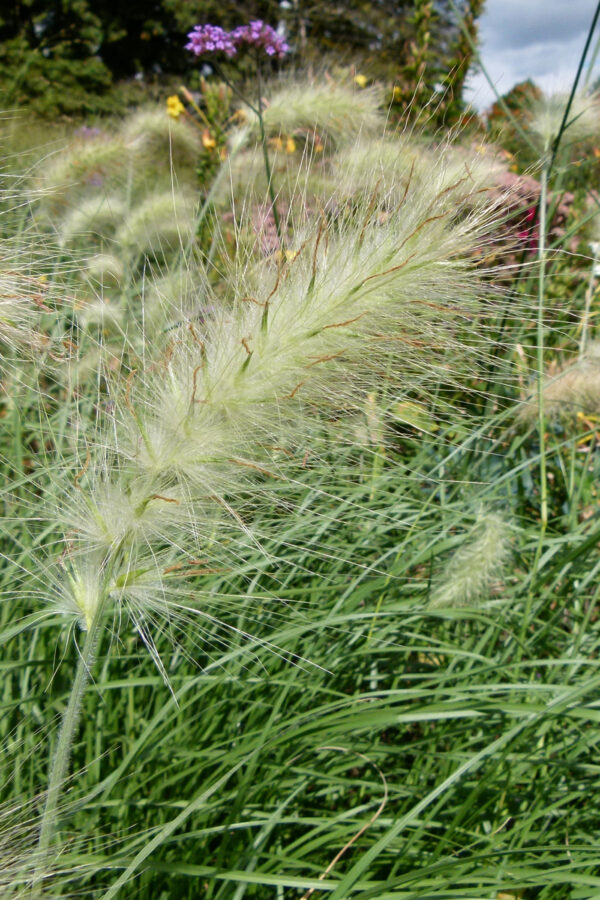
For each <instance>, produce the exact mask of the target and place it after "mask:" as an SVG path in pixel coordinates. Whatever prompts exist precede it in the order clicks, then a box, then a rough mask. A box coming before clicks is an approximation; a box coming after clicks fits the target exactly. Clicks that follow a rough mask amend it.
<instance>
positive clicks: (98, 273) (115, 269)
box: [82, 253, 125, 287]
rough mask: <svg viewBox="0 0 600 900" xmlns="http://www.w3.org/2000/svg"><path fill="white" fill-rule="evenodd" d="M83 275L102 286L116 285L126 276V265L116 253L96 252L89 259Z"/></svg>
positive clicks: (87, 279)
mask: <svg viewBox="0 0 600 900" xmlns="http://www.w3.org/2000/svg"><path fill="white" fill-rule="evenodd" d="M82 275H83V277H84V279H85V280H86V281H90V282H92V283H96V284H99V285H100V286H101V287H116V286H117V285H119V284H121V282H122V281H123V278H124V277H125V267H124V265H123V262H122V261H121V260H120V259H119V257H118V256H115V255H114V253H96V255H95V256H92V257H91V258H90V259H89V260H88V261H87V265H86V267H85V270H84V272H83V273H82Z"/></svg>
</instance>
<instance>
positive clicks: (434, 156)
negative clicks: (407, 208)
mask: <svg viewBox="0 0 600 900" xmlns="http://www.w3.org/2000/svg"><path fill="white" fill-rule="evenodd" d="M331 167H332V175H333V177H332V184H333V185H334V187H333V191H334V194H335V196H338V197H340V198H342V199H344V198H354V197H359V196H361V195H363V196H365V195H371V196H372V195H373V194H375V195H376V196H377V197H378V198H381V199H385V200H386V202H387V203H388V204H391V205H394V204H396V203H398V202H400V201H401V200H402V197H403V195H404V193H405V191H406V190H407V189H408V186H409V183H410V190H411V191H412V192H419V193H421V192H422V193H424V194H429V195H430V197H431V199H432V200H433V198H434V197H435V196H436V195H437V194H441V193H442V192H444V191H445V190H448V203H449V205H450V206H452V205H454V204H455V203H456V188H457V187H460V189H461V191H462V192H463V193H464V195H465V198H466V197H467V195H468V194H469V193H470V195H471V196H470V203H472V204H475V203H486V199H485V197H484V196H483V192H484V191H485V189H486V188H490V187H492V186H493V185H494V183H495V182H496V180H497V177H498V175H499V173H500V172H501V171H502V167H501V165H500V164H499V163H498V162H497V161H495V160H494V159H493V157H492V156H491V155H490V154H487V153H483V152H472V151H471V152H469V151H468V150H466V149H465V148H461V147H458V146H455V145H452V144H447V145H445V146H444V147H437V148H432V147H428V146H427V145H425V144H424V143H422V142H419V141H417V140H411V139H410V138H409V137H407V136H406V135H401V136H397V137H394V136H391V135H388V136H386V137H381V138H378V139H365V138H361V139H360V140H359V141H357V142H356V143H355V144H352V145H350V146H348V147H345V148H342V149H341V150H340V151H338V153H336V154H335V156H333V158H332V160H331Z"/></svg>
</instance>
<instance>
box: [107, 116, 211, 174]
mask: <svg viewBox="0 0 600 900" xmlns="http://www.w3.org/2000/svg"><path fill="white" fill-rule="evenodd" d="M119 134H120V136H121V138H122V139H123V140H124V141H125V143H126V144H127V145H128V147H129V148H130V150H131V151H132V152H133V153H134V154H135V156H136V158H137V160H138V164H139V165H143V164H144V163H145V164H146V165H152V164H154V165H158V166H162V167H164V166H165V165H166V166H168V164H169V162H170V163H171V164H172V166H173V168H174V170H175V173H176V174H177V176H178V177H181V175H182V174H184V170H187V171H188V174H189V175H191V176H192V177H193V176H194V171H195V167H196V164H197V162H198V157H199V155H200V153H201V151H202V136H201V134H200V132H199V130H198V129H197V128H194V127H193V126H191V125H189V124H188V123H187V122H185V121H184V120H183V119H173V118H171V117H170V116H168V115H166V114H165V111H164V108H163V106H162V105H161V106H160V107H158V108H157V107H154V108H147V109H141V110H139V111H138V112H136V113H134V114H133V115H132V116H128V117H127V118H126V119H124V121H123V124H122V126H121V129H120V132H119Z"/></svg>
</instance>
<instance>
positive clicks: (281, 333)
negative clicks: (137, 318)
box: [63, 196, 493, 617]
mask: <svg viewBox="0 0 600 900" xmlns="http://www.w3.org/2000/svg"><path fill="white" fill-rule="evenodd" d="M411 199H412V198H411ZM458 200H459V198H458V197H457V202H458ZM427 201H429V198H427ZM440 202H443V205H442V206H440V207H439V210H440V211H439V212H437V213H436V210H435V209H432V206H431V203H430V202H423V199H422V198H421V201H420V202H419V199H418V197H415V198H414V203H409V202H407V203H406V205H405V206H404V207H403V208H401V209H399V210H396V212H395V214H393V215H390V216H389V217H388V219H387V222H386V224H385V227H382V226H381V224H380V220H379V215H378V212H377V211H376V210H375V211H374V210H372V209H367V210H365V214H364V216H363V220H362V222H361V221H358V222H356V221H352V222H345V223H342V224H340V225H339V228H338V226H337V225H336V224H335V223H333V224H332V223H327V222H324V221H321V222H320V223H319V224H318V225H315V227H314V228H313V231H312V233H307V234H306V235H305V239H304V240H303V241H302V243H301V246H300V247H299V248H298V251H297V253H296V254H295V255H294V254H292V258H291V261H289V262H288V263H283V264H280V265H279V267H275V266H274V265H273V262H272V260H270V259H265V260H263V261H262V263H261V264H259V265H257V266H256V267H255V268H254V269H253V270H251V271H247V272H245V273H244V272H243V273H240V279H239V282H238V285H237V288H236V290H235V297H234V299H233V301H232V302H230V303H229V304H228V305H227V307H223V306H222V305H219V306H217V305H215V304H212V305H213V310H212V312H211V313H210V314H208V315H207V316H206V318H205V320H204V321H196V322H194V321H188V322H186V320H185V318H183V317H182V322H181V325H180V327H179V328H178V330H177V331H175V332H174V333H171V334H170V335H169V337H170V342H169V344H168V346H167V347H166V348H164V347H163V349H162V351H161V354H159V355H158V356H157V355H156V353H155V352H153V348H151V347H150V348H147V349H146V351H145V356H146V365H145V366H144V367H143V368H142V369H141V370H139V371H136V372H135V373H132V374H131V377H130V379H129V380H128V384H127V387H126V389H125V391H124V392H123V391H122V392H121V394H120V396H119V395H118V394H115V395H114V396H113V402H114V404H115V414H114V420H113V421H112V423H111V425H110V428H109V429H107V433H106V435H105V437H104V438H103V441H106V445H107V446H108V447H111V448H112V449H111V450H110V451H107V452H106V453H103V454H102V456H101V458H97V459H96V460H95V461H94V463H93V464H92V465H91V466H89V467H84V470H82V476H81V477H78V479H77V489H76V491H75V493H74V494H73V496H72V499H71V500H70V502H69V503H67V504H66V508H67V510H72V511H73V515H74V518H71V519H68V521H66V522H65V531H66V532H69V534H70V535H71V537H70V539H69V541H68V547H69V548H72V549H73V550H74V553H75V555H74V560H73V566H74V567H75V569H77V568H78V567H79V565H83V567H84V572H85V575H81V577H80V576H76V575H72V576H71V577H70V579H69V582H68V585H70V587H69V586H68V585H67V590H68V591H70V592H71V594H72V599H73V603H72V608H73V609H77V608H80V609H84V608H85V610H86V611H88V610H89V608H90V605H92V606H93V603H92V601H90V600H89V599H85V600H83V599H81V598H82V597H85V598H88V594H89V592H88V591H87V590H85V591H84V590H83V588H82V587H81V584H82V583H83V584H92V582H93V578H92V575H91V574H90V573H92V572H96V581H97V583H96V584H95V587H94V591H95V594H94V596H95V597H96V602H97V605H101V603H102V602H103V601H102V596H103V595H104V599H105V600H106V599H107V597H106V595H107V594H110V596H111V602H113V601H115V602H116V603H117V605H118V604H119V603H120V602H122V601H124V600H126V598H127V595H128V592H129V591H131V589H133V587H137V588H139V585H136V578H137V575H136V573H138V574H140V576H143V579H144V580H147V577H148V567H149V566H150V568H151V569H153V570H155V571H156V576H158V575H159V574H160V571H159V570H157V569H156V566H155V565H152V564H151V562H150V561H149V560H148V558H147V552H148V549H149V548H152V552H153V553H156V554H158V553H159V550H160V548H161V547H165V548H167V549H168V548H169V547H170V548H171V550H173V542H172V540H171V539H170V537H169V536H170V534H172V533H175V532H174V529H175V530H176V529H177V527H178V526H180V527H181V528H183V529H184V530H185V528H186V527H187V525H186V523H188V524H189V525H190V529H191V532H192V534H193V540H194V541H196V542H198V541H199V542H200V545H202V544H206V543H208V542H210V540H211V535H212V532H213V528H214V522H215V518H216V516H215V512H220V513H221V514H222V513H223V510H226V511H230V515H231V517H232V521H233V522H234V524H235V523H237V522H238V520H239V516H240V514H241V513H242V511H243V510H244V508H245V506H246V505H247V503H248V498H249V496H250V497H251V488H252V485H253V484H254V483H255V482H256V481H257V479H267V481H268V479H269V477H270V476H274V477H275V478H276V479H277V478H285V459H286V456H285V454H284V455H283V458H281V454H279V453H274V452H273V451H272V450H270V449H269V447H271V446H273V445H282V446H284V447H287V448H288V450H287V452H288V453H293V452H294V450H295V449H298V450H299V449H300V448H302V452H304V449H305V440H306V436H307V434H310V431H311V426H310V415H311V413H310V412H309V410H308V409H307V405H308V406H309V407H310V409H313V408H319V407H320V408H321V409H323V410H324V411H326V410H331V409H333V410H344V409H352V408H354V407H355V406H357V405H360V403H361V402H362V401H361V397H362V392H363V390H364V389H365V388H368V387H369V386H371V385H372V384H373V383H374V382H377V381H378V380H379V378H380V377H381V373H382V372H384V371H386V369H387V370H389V372H390V373H391V377H392V378H393V379H394V381H395V382H396V383H397V382H400V383H403V387H404V390H405V391H407V392H408V391H410V390H411V389H412V388H414V387H415V385H417V384H421V385H422V384H427V383H429V384H431V383H433V382H435V381H436V380H437V378H438V377H439V374H440V373H442V374H443V376H444V378H445V379H448V378H449V377H451V372H450V371H449V365H450V360H451V359H452V358H453V357H456V355H457V353H458V352H460V354H461V357H462V359H463V360H464V361H465V363H466V365H468V366H474V365H476V364H477V360H478V359H479V358H482V357H485V356H486V349H485V347H482V346H481V344H480V343H479V341H478V339H476V338H475V339H473V341H472V346H471V348H470V349H469V348H468V347H466V346H465V331H464V329H465V325H466V330H467V332H468V331H469V330H470V327H471V321H472V319H471V317H472V316H473V315H475V314H477V313H481V306H480V300H481V298H482V295H483V294H484V293H485V290H486V288H485V287H484V286H483V285H482V284H481V283H479V282H478V281H477V279H475V278H474V277H473V274H472V272H471V271H470V270H469V265H468V263H467V262H466V261H465V258H464V257H465V255H466V254H468V252H469V251H470V250H473V249H474V247H478V246H480V244H481V243H482V242H484V240H485V237H484V235H485V230H486V228H487V227H488V226H489V224H490V217H491V218H493V214H492V215H490V212H489V211H486V212H483V211H480V213H479V214H478V215H475V214H473V215H470V216H466V217H464V218H463V219H462V220H460V221H451V219H452V217H451V215H450V213H449V211H448V210H447V208H446V204H447V198H446V196H444V198H443V201H440ZM207 296H209V294H208V291H207ZM209 305H211V304H209ZM67 516H69V512H67ZM182 540H183V538H182ZM155 547H157V549H156V550H155V549H154V548H155ZM175 549H176V548H175ZM90 552H91V553H92V556H91V557H89V555H88V554H89V553H90ZM140 553H141V555H142V556H143V557H144V561H140V560H138V559H137V558H136V557H137V555H138V554H140ZM196 555H197V550H196ZM157 558H159V557H158V555H157ZM160 560H161V565H162V564H163V555H162V551H161V555H160ZM98 573H102V574H101V575H99V574H98ZM109 573H110V574H109ZM82 579H83V580H82ZM90 590H91V588H90ZM64 605H65V604H64V603H63V606H64ZM85 615H86V617H88V613H87V612H86V613H85Z"/></svg>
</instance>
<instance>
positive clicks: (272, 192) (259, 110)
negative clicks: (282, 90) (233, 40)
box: [256, 60, 283, 248]
mask: <svg viewBox="0 0 600 900" xmlns="http://www.w3.org/2000/svg"><path fill="white" fill-rule="evenodd" d="M256 83H257V87H258V105H257V108H256V113H257V115H258V124H259V127H260V142H261V144H262V150H263V158H264V161H265V173H266V176H267V187H268V189H269V197H270V198H271V208H272V210H273V218H274V219H275V230H276V231H277V240H278V241H279V247H280V248H283V240H282V236H281V222H280V220H279V212H278V210H277V204H276V202H275V200H276V197H275V189H274V187H273V177H272V173H271V163H270V161H269V148H268V147H267V136H266V134H265V123H264V121H263V114H262V110H263V107H262V96H261V93H262V91H261V83H260V63H259V61H258V60H257V61H256Z"/></svg>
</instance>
